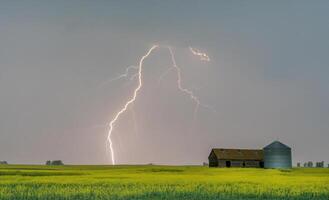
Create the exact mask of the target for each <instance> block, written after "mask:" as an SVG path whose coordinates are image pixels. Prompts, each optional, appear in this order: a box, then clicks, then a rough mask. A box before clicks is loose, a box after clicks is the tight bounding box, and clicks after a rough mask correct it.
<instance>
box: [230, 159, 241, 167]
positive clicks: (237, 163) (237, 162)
mask: <svg viewBox="0 0 329 200" xmlns="http://www.w3.org/2000/svg"><path fill="white" fill-rule="evenodd" d="M231 167H243V161H242V160H232V161H231Z"/></svg>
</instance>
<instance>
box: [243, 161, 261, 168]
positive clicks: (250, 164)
mask: <svg viewBox="0 0 329 200" xmlns="http://www.w3.org/2000/svg"><path fill="white" fill-rule="evenodd" d="M245 167H260V161H245Z"/></svg>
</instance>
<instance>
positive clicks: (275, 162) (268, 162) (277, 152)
mask: <svg viewBox="0 0 329 200" xmlns="http://www.w3.org/2000/svg"><path fill="white" fill-rule="evenodd" d="M263 150H264V168H291V167H292V161H291V148H290V147H288V146H287V145H285V144H282V143H281V142H279V141H274V142H272V143H271V144H269V145H267V146H266V147H264V148H263Z"/></svg>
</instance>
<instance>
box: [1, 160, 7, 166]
mask: <svg viewBox="0 0 329 200" xmlns="http://www.w3.org/2000/svg"><path fill="white" fill-rule="evenodd" d="M0 165H8V163H7V161H5V160H4V161H0Z"/></svg>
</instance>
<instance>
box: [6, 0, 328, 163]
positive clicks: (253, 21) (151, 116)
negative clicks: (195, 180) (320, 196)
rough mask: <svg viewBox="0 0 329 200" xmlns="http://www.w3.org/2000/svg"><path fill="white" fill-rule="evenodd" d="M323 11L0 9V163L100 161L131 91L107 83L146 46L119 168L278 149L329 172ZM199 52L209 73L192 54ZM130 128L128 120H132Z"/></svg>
mask: <svg viewBox="0 0 329 200" xmlns="http://www.w3.org/2000/svg"><path fill="white" fill-rule="evenodd" d="M328 10H329V2H328V1H321V0H317V1H303V0H296V1H289V0H288V1H287V0H282V1H281V0H278V1H263V0H260V1H253V0H250V1H218V0H214V1H191V0H189V1H159V0H158V1H156V0H154V1H145V0H142V1H100V0H99V1H82V0H81V1H1V2H0V44H1V45H0V160H7V161H8V162H10V163H44V162H45V160H47V159H62V160H63V161H64V162H65V163H71V164H108V163H110V158H109V154H108V153H107V152H106V137H107V131H108V128H107V127H106V125H107V123H108V122H109V121H110V120H111V119H112V118H113V117H114V115H115V113H116V112H117V111H119V109H120V108H121V107H122V106H123V105H124V103H125V101H127V100H128V98H129V97H130V96H131V94H132V92H133V89H134V88H135V87H136V82H134V81H127V80H118V81H114V82H110V83H109V82H108V81H107V80H110V79H111V78H113V77H115V76H117V75H118V74H121V73H123V72H124V71H125V68H126V67H127V66H129V65H137V64H138V61H139V59H140V57H141V56H142V55H144V54H145V53H146V51H147V50H148V48H150V47H151V46H152V44H154V43H158V44H163V45H171V46H173V49H174V52H175V55H176V59H177V64H178V65H179V66H180V67H181V68H182V78H183V82H182V84H183V86H184V87H186V88H188V89H191V90H193V91H194V93H195V94H196V95H197V96H198V97H199V98H200V100H201V101H202V102H203V103H204V104H207V105H211V106H212V107H213V108H214V109H215V110H216V112H213V111H211V110H209V109H203V108H200V109H199V112H198V117H197V120H196V121H193V109H194V106H195V104H194V102H193V101H192V100H191V99H190V98H189V97H188V96H186V95H184V94H182V93H180V92H179V90H178V89H177V87H176V85H175V84H176V82H175V80H176V77H175V73H169V74H168V75H167V76H166V77H165V78H164V79H163V80H162V82H160V83H158V79H159V76H160V75H161V74H162V73H163V72H164V71H165V70H166V69H167V68H168V67H170V65H171V62H170V55H169V53H168V51H167V50H165V49H159V50H157V51H155V52H154V53H152V55H151V56H150V57H149V59H147V60H146V61H145V65H144V67H145V68H144V69H145V70H144V78H145V79H144V86H143V88H142V90H141V92H140V93H139V96H138V98H137V100H136V102H135V103H134V105H133V106H132V108H133V109H129V110H128V111H127V112H126V113H125V114H124V115H122V116H121V117H120V119H119V121H118V123H117V124H116V126H115V130H114V132H113V137H112V138H113V141H114V148H115V155H116V160H117V162H118V163H130V164H132V163H151V162H152V163H157V164H199V163H201V162H203V161H207V156H208V153H209V151H210V149H211V148H212V147H230V148H262V147H263V146H265V145H267V144H268V143H270V142H272V141H273V140H276V139H279V140H280V141H282V142H283V143H286V144H287V145H289V146H291V147H292V148H293V158H294V161H295V162H296V161H302V162H303V161H308V160H313V161H320V160H325V161H327V162H328V161H329V158H328V154H329V145H328V141H329V133H328V130H329V106H328V102H329V87H328V85H329V78H328V75H329V66H328V64H329V60H328V53H329V40H328V35H329V26H328V24H329V14H328ZM189 46H192V47H196V48H199V49H202V50H204V51H206V52H207V53H208V54H209V56H210V58H211V62H209V63H206V62H201V61H200V60H198V58H197V57H193V56H192V55H191V53H190V52H189V50H188V47H189ZM134 118H135V122H134V120H133V119H134Z"/></svg>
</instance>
